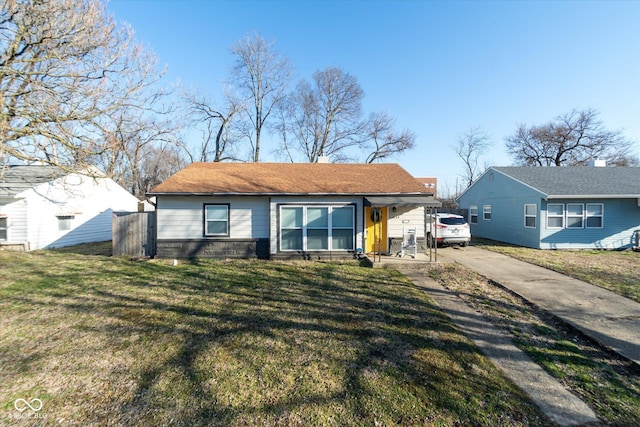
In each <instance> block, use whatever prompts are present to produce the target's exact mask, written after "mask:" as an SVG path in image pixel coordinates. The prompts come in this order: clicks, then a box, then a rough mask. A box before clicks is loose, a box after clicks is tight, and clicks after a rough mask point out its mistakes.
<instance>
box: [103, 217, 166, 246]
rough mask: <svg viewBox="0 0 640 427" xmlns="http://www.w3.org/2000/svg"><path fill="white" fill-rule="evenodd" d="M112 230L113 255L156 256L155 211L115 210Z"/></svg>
mask: <svg viewBox="0 0 640 427" xmlns="http://www.w3.org/2000/svg"><path fill="white" fill-rule="evenodd" d="M111 230H112V233H113V238H112V244H113V256H122V255H129V256H138V257H153V256H155V254H156V213H155V212H114V213H113V219H112V227H111Z"/></svg>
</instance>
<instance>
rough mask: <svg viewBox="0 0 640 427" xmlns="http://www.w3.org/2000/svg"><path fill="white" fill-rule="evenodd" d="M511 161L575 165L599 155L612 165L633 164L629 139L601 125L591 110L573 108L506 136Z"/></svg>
mask: <svg viewBox="0 0 640 427" xmlns="http://www.w3.org/2000/svg"><path fill="white" fill-rule="evenodd" d="M506 148H507V151H508V152H509V153H510V154H511V156H512V157H513V158H514V160H515V162H516V163H518V164H523V165H532V166H578V165H584V164H586V163H587V162H588V161H589V160H591V159H596V158H602V159H605V160H607V162H608V163H609V164H612V165H620V166H624V165H635V164H638V159H637V158H636V157H635V156H634V155H633V154H632V149H633V142H632V141H629V140H627V139H625V138H624V137H623V135H622V133H621V132H620V131H612V130H607V129H605V128H604V126H603V124H602V122H601V121H600V120H598V112H597V111H596V110H593V109H590V108H589V109H586V110H582V111H578V110H573V111H571V112H570V113H567V114H564V115H562V116H559V117H556V118H555V119H554V120H552V121H550V122H549V123H546V124H543V125H541V126H532V127H527V126H525V125H520V126H519V127H518V129H517V130H516V133H515V134H513V135H512V136H509V137H507V138H506Z"/></svg>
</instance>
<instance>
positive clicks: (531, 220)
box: [524, 204, 538, 228]
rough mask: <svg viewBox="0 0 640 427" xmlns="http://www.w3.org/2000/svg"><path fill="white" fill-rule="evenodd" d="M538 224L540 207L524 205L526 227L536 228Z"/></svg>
mask: <svg viewBox="0 0 640 427" xmlns="http://www.w3.org/2000/svg"><path fill="white" fill-rule="evenodd" d="M537 222H538V205H535V204H526V205H524V227H525V228H536V224H537Z"/></svg>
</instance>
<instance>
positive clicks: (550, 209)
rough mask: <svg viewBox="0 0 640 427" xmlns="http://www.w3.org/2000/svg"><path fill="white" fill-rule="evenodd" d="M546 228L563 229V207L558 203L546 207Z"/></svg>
mask: <svg viewBox="0 0 640 427" xmlns="http://www.w3.org/2000/svg"><path fill="white" fill-rule="evenodd" d="M547 228H564V205H562V204H558V203H549V204H548V205H547Z"/></svg>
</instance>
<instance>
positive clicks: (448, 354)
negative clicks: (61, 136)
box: [0, 251, 549, 426]
mask: <svg viewBox="0 0 640 427" xmlns="http://www.w3.org/2000/svg"><path fill="white" fill-rule="evenodd" d="M0 269H1V270H2V272H3V274H2V276H0V313H2V314H1V318H0V321H1V322H2V328H0V343H1V347H0V364H1V366H3V369H2V370H1V371H0V384H2V391H3V393H2V399H3V401H2V407H0V424H14V423H15V422H16V421H20V422H22V423H24V424H33V422H42V421H44V422H42V423H43V424H58V423H61V424H63V425H64V424H78V425H86V424H90V425H91V424H93V425H170V424H171V425H184V426H198V425H203V426H204V425H214V426H215V425H225V426H226V425H252V426H253V425H267V426H269V425H284V426H293V425H296V426H298V425H320V426H325V425H326V426H333V425H339V426H373V425H406V426H411V425H416V426H423V425H442V426H449V425H477V426H495V425H498V426H500V425H502V426H518V425H523V426H524V425H527V426H529V425H533V426H535V425H548V424H549V421H548V420H547V419H545V417H544V416H543V415H542V414H541V413H540V411H539V410H538V408H537V407H536V406H535V405H534V404H533V403H532V402H531V401H530V400H529V399H528V398H527V396H526V395H525V394H524V393H522V392H521V391H520V390H519V389H517V388H516V387H515V386H514V385H513V384H512V383H511V382H510V381H508V380H507V379H506V378H505V377H504V376H503V375H502V374H501V372H500V371H499V370H497V369H496V368H495V367H494V366H493V365H492V364H491V363H490V361H489V360H488V359H486V358H485V357H484V356H483V355H482V354H481V353H480V352H479V350H478V349H477V348H476V347H475V346H474V345H473V344H472V343H471V342H470V341H469V340H467V339H466V337H465V336H464V335H463V334H462V333H461V332H460V331H459V330H458V329H457V328H456V327H455V326H454V325H453V324H452V323H451V321H450V320H449V319H448V318H447V317H446V316H445V315H444V314H443V313H442V312H441V311H440V310H439V309H438V308H437V307H436V306H434V304H433V302H432V301H431V300H430V299H429V298H428V296H427V295H426V294H425V293H424V292H423V291H421V290H420V289H418V288H417V287H415V286H414V285H413V284H412V283H411V282H409V281H408V280H407V279H406V278H404V277H403V276H401V275H399V274H398V273H396V272H393V271H390V270H381V269H365V268H359V267H357V266H356V265H352V264H331V263H312V262H300V263H298V262H264V261H228V262H222V261H208V260H194V261H189V262H181V263H180V264H179V265H177V266H175V267H174V266H172V265H171V264H170V262H168V261H161V260H159V261H155V260H154V261H148V262H140V261H131V260H129V259H125V258H109V257H106V256H103V255H89V254H81V253H78V252H74V251H38V252H32V253H8V252H3V253H0ZM5 367H6V369H5ZM20 398H22V399H33V398H38V399H41V400H42V402H43V409H42V411H40V412H39V415H41V416H42V418H41V419H38V420H29V419H26V420H25V419H18V418H16V415H17V411H16V410H15V408H14V406H13V405H14V402H15V401H16V399H20ZM27 415H28V412H27ZM32 421H33V422H32Z"/></svg>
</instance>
